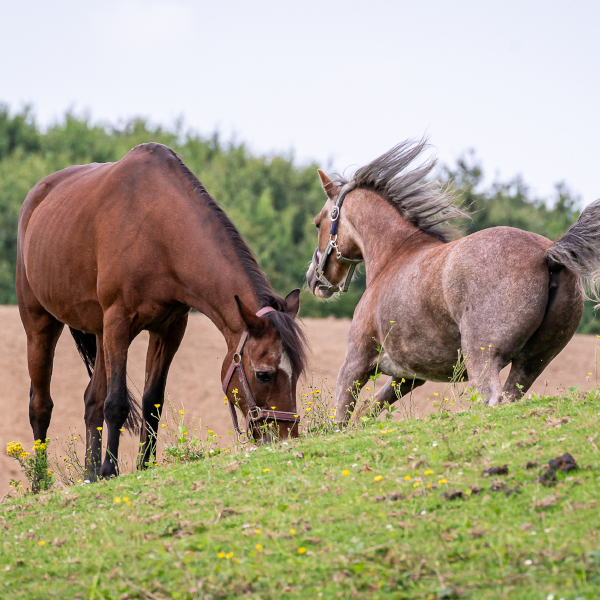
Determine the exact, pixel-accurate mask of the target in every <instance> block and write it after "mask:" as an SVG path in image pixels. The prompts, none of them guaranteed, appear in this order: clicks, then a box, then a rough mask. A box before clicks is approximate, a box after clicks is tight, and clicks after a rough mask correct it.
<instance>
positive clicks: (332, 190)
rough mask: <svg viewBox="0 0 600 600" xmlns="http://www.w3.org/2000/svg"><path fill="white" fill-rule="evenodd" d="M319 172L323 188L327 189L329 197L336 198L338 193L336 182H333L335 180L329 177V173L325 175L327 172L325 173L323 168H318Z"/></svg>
mask: <svg viewBox="0 0 600 600" xmlns="http://www.w3.org/2000/svg"><path fill="white" fill-rule="evenodd" d="M317 173H318V174H319V177H320V178H321V185H322V186H323V189H324V190H325V193H326V194H327V196H328V197H329V198H335V196H336V194H337V186H336V185H335V183H333V181H331V179H329V177H327V175H325V173H323V171H321V169H317Z"/></svg>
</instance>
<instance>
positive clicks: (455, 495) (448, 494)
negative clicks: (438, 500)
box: [440, 488, 465, 500]
mask: <svg viewBox="0 0 600 600" xmlns="http://www.w3.org/2000/svg"><path fill="white" fill-rule="evenodd" d="M440 496H441V497H442V498H444V499H445V500H458V499H462V498H464V497H465V494H464V492H461V491H460V490H457V489H455V488H448V489H447V490H446V491H445V492H443V493H442V494H440Z"/></svg>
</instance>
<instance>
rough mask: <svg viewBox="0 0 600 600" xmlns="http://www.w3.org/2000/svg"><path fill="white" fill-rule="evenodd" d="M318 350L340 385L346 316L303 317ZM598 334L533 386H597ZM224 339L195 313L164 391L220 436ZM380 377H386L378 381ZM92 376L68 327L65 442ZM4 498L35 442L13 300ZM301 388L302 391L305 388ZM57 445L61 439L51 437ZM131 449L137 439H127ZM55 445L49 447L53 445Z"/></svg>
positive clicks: (58, 417)
mask: <svg viewBox="0 0 600 600" xmlns="http://www.w3.org/2000/svg"><path fill="white" fill-rule="evenodd" d="M304 323H305V326H306V330H307V333H308V339H309V340H310V344H311V348H312V351H313V356H312V361H311V369H310V372H309V374H308V378H307V380H306V381H305V382H304V384H303V386H304V387H305V386H306V385H307V383H308V380H310V379H311V378H313V380H314V383H315V384H317V385H318V386H319V387H321V388H326V387H327V386H329V387H330V388H331V389H332V390H333V388H334V387H335V379H336V375H337V372H338V370H339V368H340V366H341V364H342V361H343V359H344V353H345V349H346V336H347V333H348V329H349V327H350V320H348V319H305V321H304ZM147 342H148V336H147V334H145V333H144V334H142V335H140V336H139V337H138V338H137V339H136V340H135V341H134V343H133V345H132V347H131V351H130V356H129V375H130V377H131V379H132V380H133V383H134V384H135V386H136V387H137V389H138V390H139V389H142V387H143V379H144V363H145V352H146V348H147ZM595 345H596V337H595V336H583V335H578V336H575V337H574V338H573V339H572V340H571V342H570V343H569V345H568V346H567V347H566V348H565V350H564V351H563V352H562V353H561V354H560V355H559V356H558V357H557V358H556V359H555V360H554V361H553V362H552V363H551V365H550V366H549V367H548V368H547V369H546V371H545V372H544V373H543V374H542V376H541V377H540V378H539V379H538V380H537V381H536V383H535V384H534V386H533V388H532V391H535V392H537V393H544V391H546V392H547V393H556V392H557V391H560V390H562V389H566V388H568V387H569V386H579V387H580V388H582V389H586V388H589V387H591V386H592V385H594V384H595V375H592V376H589V375H588V373H595V368H594V361H595V358H594V348H595ZM224 352H225V343H224V341H223V338H222V337H221V334H220V333H219V331H218V330H217V329H216V328H215V327H214V325H213V324H212V323H211V322H210V321H209V320H208V319H207V318H206V317H204V316H203V315H199V314H192V315H191V316H190V320H189V326H188V329H187V332H186V334H185V337H184V339H183V343H182V345H181V348H180V350H179V352H178V353H177V356H176V357H175V360H174V362H173V366H172V367H171V371H170V374H169V381H168V384H167V393H168V395H169V399H170V401H171V402H172V403H173V404H174V405H175V406H176V408H180V407H181V405H183V407H185V410H186V412H187V413H188V414H191V413H195V414H196V415H197V416H199V417H200V418H201V419H202V423H203V425H208V426H209V427H210V428H211V429H213V430H214V431H215V432H216V433H218V434H219V435H225V434H226V432H227V431H228V430H229V429H231V421H230V417H229V413H228V410H227V407H226V406H225V405H224V404H223V394H222V392H221V382H220V378H219V376H220V372H221V363H222V360H223V356H224ZM379 381H381V380H379ZM87 383H88V376H87V372H86V370H85V367H84V366H83V363H82V361H81V359H80V358H79V355H78V353H77V350H76V348H75V344H74V342H73V340H72V338H71V335H70V333H69V332H68V330H66V329H65V332H64V333H63V335H62V336H61V338H60V340H59V343H58V348H57V352H56V360H55V364H54V376H53V379H52V397H53V400H54V412H53V416H52V424H51V426H50V431H49V437H50V438H52V439H55V438H58V440H65V439H67V437H68V436H69V434H70V433H71V434H72V433H73V432H74V431H79V432H81V433H83V431H84V428H83V392H84V390H85V388H86V386H87ZM0 386H1V387H0V389H1V394H2V396H1V399H0V407H1V415H2V416H1V421H0V453H1V454H0V497H1V496H2V495H4V493H5V492H6V491H7V489H8V482H9V479H10V478H11V477H15V478H19V477H20V476H19V471H18V465H17V463H16V462H15V461H14V460H13V459H11V458H9V457H7V456H6V455H5V453H4V451H5V448H6V444H7V443H8V442H10V441H13V440H14V441H20V442H22V443H23V445H24V446H25V447H26V448H27V447H29V446H30V445H31V444H32V442H33V439H32V433H31V428H30V426H29V417H28V400H29V377H28V374H27V359H26V340H25V333H24V331H23V327H22V325H21V321H20V318H19V313H18V310H17V307H16V306H0ZM443 388H444V386H443V384H439V383H438V384H436V383H427V384H426V385H424V386H423V387H421V388H418V389H417V390H415V392H414V396H413V405H414V406H415V409H416V413H417V414H424V413H427V412H429V411H431V410H432V409H433V407H432V402H428V401H427V400H426V399H427V398H428V397H433V394H434V392H435V391H437V390H439V391H440V393H442V392H443ZM301 391H302V390H301ZM53 443H54V447H55V448H56V447H57V445H58V442H53ZM126 446H127V447H129V449H130V450H129V451H130V452H131V451H132V448H133V447H134V442H133V440H129V441H128V443H127V444H126ZM51 448H52V446H51ZM51 454H52V453H51Z"/></svg>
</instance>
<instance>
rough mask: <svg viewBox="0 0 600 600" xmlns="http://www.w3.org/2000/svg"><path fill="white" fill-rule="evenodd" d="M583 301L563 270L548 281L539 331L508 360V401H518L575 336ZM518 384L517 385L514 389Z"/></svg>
mask: <svg viewBox="0 0 600 600" xmlns="http://www.w3.org/2000/svg"><path fill="white" fill-rule="evenodd" d="M582 313H583V301H582V298H581V294H580V292H579V289H578V287H577V281H576V280H575V276H574V275H573V274H572V273H570V272H569V271H567V270H566V269H563V270H561V271H559V272H558V273H553V274H552V276H551V278H550V297H549V300H548V306H547V308H546V314H545V315H544V319H543V321H542V324H541V325H540V326H539V328H538V329H537V330H536V331H535V333H534V334H533V335H532V336H531V337H530V338H529V340H527V342H526V344H525V345H524V346H523V348H522V349H521V350H520V352H518V353H517V354H516V355H515V356H514V357H513V360H512V366H511V369H510V374H509V376H508V379H507V380H506V383H505V384H504V392H505V393H506V396H507V397H508V398H509V399H511V400H516V399H517V398H520V397H521V395H522V394H524V393H525V392H527V390H528V389H529V388H530V387H531V385H532V384H533V382H534V381H535V380H536V379H537V378H538V377H539V376H540V375H541V374H542V371H543V370H544V369H545V368H546V367H547V366H548V364H549V363H550V361H552V360H553V359H554V358H555V357H556V356H557V355H558V354H559V352H560V351H561V350H562V349H563V348H564V347H565V346H566V345H567V343H568V342H569V340H570V339H571V338H572V337H573V335H574V334H575V331H576V330H577V327H578V326H579V321H580V320H581V315H582ZM517 384H518V385H517Z"/></svg>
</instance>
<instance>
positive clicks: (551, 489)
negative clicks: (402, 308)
mask: <svg viewBox="0 0 600 600" xmlns="http://www.w3.org/2000/svg"><path fill="white" fill-rule="evenodd" d="M599 415H600V392H598V390H593V391H592V392H590V393H583V392H577V391H573V392H571V393H569V394H568V395H565V396H563V397H560V398H533V399H529V400H527V401H523V402H519V403H516V404H514V405H510V406H500V407H496V408H488V407H484V406H473V407H472V408H470V409H469V410H466V411H464V412H461V413H458V414H454V415H450V414H447V413H438V414H436V415H434V416H432V417H428V418H425V419H421V420H414V419H407V420H404V421H402V422H397V421H384V422H378V423H376V424H370V425H367V426H366V427H364V428H360V429H348V430H345V431H342V432H338V433H334V432H332V433H331V434H328V435H323V436H311V437H306V438H303V439H300V440H298V441H295V442H290V443H288V444H278V445H273V446H271V447H262V448H260V449H257V450H254V451H250V450H249V449H248V451H245V450H243V451H242V452H232V453H229V454H226V453H222V454H220V455H219V456H216V457H214V458H211V459H207V460H202V461H198V462H194V463H189V464H176V465H172V466H170V467H157V468H154V469H151V470H148V471H146V472H144V473H142V474H133V475H127V476H123V477H120V478H118V479H116V480H112V481H107V482H101V483H97V484H90V485H84V486H81V485H78V486H72V487H70V488H67V489H60V490H57V491H51V492H48V493H45V494H40V495H39V496H36V497H32V496H28V497H25V498H23V499H20V500H10V501H5V502H4V503H2V504H0V525H1V531H3V536H2V540H3V541H2V546H1V551H0V573H1V577H0V597H1V598H11V599H20V598H32V599H33V598H36V599H39V598H44V599H46V598H61V599H62V598H81V599H83V598H85V599H95V598H97V599H127V598H140V599H151V600H156V599H159V598H181V599H195V598H206V599H209V598H214V599H216V598H238V597H239V598H256V599H258V598H261V599H270V598H273V599H275V598H278V599H279V598H281V599H287V598H321V597H322V598H420V599H425V598H427V599H430V600H432V599H437V598H458V597H460V598H477V599H480V598H519V599H529V598H531V599H534V598H535V599H541V598H544V599H545V598H555V599H556V600H558V599H559V598H564V599H565V600H574V599H575V598H585V599H590V600H591V599H593V598H598V597H599V595H600V539H599V538H600V514H599V512H598V506H597V504H596V501H597V498H598V490H599V475H600V472H599V471H598V469H599V468H600V461H599V456H600V454H599V453H598V448H597V447H596V443H597V442H600V440H597V439H596V438H595V436H596V435H597V431H598V424H599V418H600V417H599ZM565 452H569V453H571V454H572V455H573V456H574V458H575V460H576V462H577V465H578V469H577V470H571V471H568V472H564V471H563V470H561V468H560V465H558V464H557V465H555V466H556V470H555V471H554V470H551V469H549V468H548V461H549V459H553V458H555V457H558V456H559V455H563V453H565ZM528 463H529V464H528ZM535 463H537V466H533V465H534V464H535ZM504 465H506V469H507V471H508V472H507V473H506V474H501V473H502V472H503V470H504V469H502V468H500V474H496V475H490V476H484V475H483V474H482V472H483V471H484V470H485V469H489V468H490V467H503V466H504Z"/></svg>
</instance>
